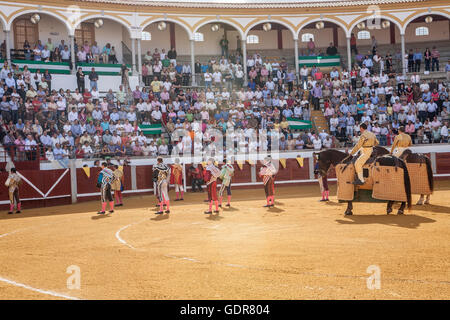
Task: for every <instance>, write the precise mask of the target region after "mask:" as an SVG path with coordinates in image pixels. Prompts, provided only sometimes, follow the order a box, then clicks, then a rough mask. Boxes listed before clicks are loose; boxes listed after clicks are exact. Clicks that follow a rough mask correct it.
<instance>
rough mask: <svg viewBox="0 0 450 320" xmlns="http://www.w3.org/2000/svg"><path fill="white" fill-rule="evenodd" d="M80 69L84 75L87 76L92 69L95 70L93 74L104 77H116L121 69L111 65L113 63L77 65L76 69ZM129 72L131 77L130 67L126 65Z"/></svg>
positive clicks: (117, 65) (119, 66) (118, 65)
mask: <svg viewBox="0 0 450 320" xmlns="http://www.w3.org/2000/svg"><path fill="white" fill-rule="evenodd" d="M79 67H81V70H83V72H84V74H89V73H91V71H92V68H95V72H97V73H98V74H99V75H104V76H117V75H120V69H121V67H122V65H121V64H113V63H77V68H79ZM127 67H128V69H129V70H130V73H129V74H130V75H131V66H130V65H127Z"/></svg>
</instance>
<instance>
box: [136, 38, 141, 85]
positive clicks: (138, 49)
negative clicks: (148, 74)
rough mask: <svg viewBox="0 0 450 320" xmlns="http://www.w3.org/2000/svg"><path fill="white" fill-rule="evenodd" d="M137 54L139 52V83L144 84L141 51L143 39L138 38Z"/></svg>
mask: <svg viewBox="0 0 450 320" xmlns="http://www.w3.org/2000/svg"><path fill="white" fill-rule="evenodd" d="M137 54H138V72H139V85H141V84H142V52H141V39H137Z"/></svg>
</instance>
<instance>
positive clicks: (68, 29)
mask: <svg viewBox="0 0 450 320" xmlns="http://www.w3.org/2000/svg"><path fill="white" fill-rule="evenodd" d="M30 13H37V14H39V15H41V14H43V15H48V16H51V17H53V18H56V19H57V20H59V21H61V22H62V23H63V24H64V25H65V26H66V28H67V32H68V33H69V35H70V32H71V25H70V22H69V20H68V19H65V18H63V17H61V16H60V15H58V14H56V13H54V12H52V11H39V10H37V9H36V10H25V11H20V12H17V13H16V14H14V15H13V16H12V17H11V19H10V20H9V22H8V23H7V24H6V30H11V27H12V24H13V23H14V20H16V19H17V18H19V17H21V16H24V15H27V14H30Z"/></svg>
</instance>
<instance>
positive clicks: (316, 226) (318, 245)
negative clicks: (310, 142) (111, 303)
mask: <svg viewBox="0 0 450 320" xmlns="http://www.w3.org/2000/svg"><path fill="white" fill-rule="evenodd" d="M449 190H450V181H440V182H438V183H437V191H436V192H435V194H434V195H433V196H432V204H431V205H426V206H420V207H419V206H414V207H413V210H412V212H411V213H407V214H406V215H404V216H397V215H395V214H394V215H390V216H387V215H386V214H385V204H382V203H373V204H365V203H356V204H355V209H354V213H355V215H354V216H350V217H346V216H344V214H343V213H344V210H345V206H344V204H339V203H337V201H336V197H335V196H334V194H335V190H334V186H333V189H332V191H331V194H332V196H331V200H332V201H331V202H329V203H321V202H318V201H317V200H318V186H317V185H314V186H291V187H278V189H277V190H276V192H277V199H276V200H277V201H276V208H273V209H270V210H268V209H266V208H262V206H263V205H264V204H265V199H264V191H263V190H262V189H261V188H259V189H254V190H234V194H233V199H232V200H233V206H232V208H231V209H224V210H222V211H221V212H220V215H219V216H214V215H213V216H211V217H208V216H206V215H204V214H203V211H204V210H205V209H206V208H207V204H206V203H204V202H203V199H204V198H205V194H192V193H188V194H186V195H185V199H186V200H185V201H184V202H174V201H172V207H171V209H172V210H171V211H172V213H171V214H170V217H169V216H167V215H164V216H156V215H155V214H154V212H155V210H154V204H155V198H154V197H153V196H142V197H133V198H126V199H125V206H124V207H121V208H118V209H117V210H116V212H115V213H114V214H113V215H111V216H104V217H99V216H97V215H96V212H97V210H98V209H99V207H98V206H99V202H97V201H96V202H88V203H81V204H76V205H70V206H61V207H50V208H47V209H33V210H25V211H23V213H22V214H21V215H16V214H14V215H13V216H9V215H7V214H6V212H2V213H0V299H65V298H79V299H448V298H450V245H449V244H450V232H449V230H450V197H449V196H448V194H449ZM171 197H172V198H174V195H173V192H171ZM417 199H418V196H413V201H417ZM397 207H398V205H397V206H396V208H397ZM71 265H75V266H78V267H79V268H80V272H81V287H80V289H68V288H67V279H68V277H69V276H70V274H68V273H66V271H67V268H68V267H69V266H71ZM371 265H375V266H378V267H379V268H380V269H379V270H380V272H381V280H380V285H381V288H380V289H378V290H376V289H375V290H369V289H368V288H367V284H366V279H367V277H369V276H370V274H369V273H367V272H366V270H367V268H368V267H369V266H371Z"/></svg>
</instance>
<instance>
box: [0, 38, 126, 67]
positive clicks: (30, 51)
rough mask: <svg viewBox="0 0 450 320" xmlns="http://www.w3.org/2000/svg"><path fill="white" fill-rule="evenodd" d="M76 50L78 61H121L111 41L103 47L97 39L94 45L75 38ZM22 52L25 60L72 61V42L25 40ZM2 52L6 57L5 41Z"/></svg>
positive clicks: (0, 51) (0, 49) (49, 39)
mask: <svg viewBox="0 0 450 320" xmlns="http://www.w3.org/2000/svg"><path fill="white" fill-rule="evenodd" d="M17 49H19V48H16V52H18V51H17ZM74 51H75V62H76V63H113V64H114V63H119V61H118V57H117V53H116V49H115V47H114V46H112V45H111V44H110V43H106V44H105V45H104V46H103V47H101V46H99V45H98V44H97V42H96V41H94V43H93V44H92V45H90V44H89V43H88V41H85V42H84V43H80V44H78V43H77V41H76V38H75V39H74ZM21 52H22V53H23V55H21V56H22V57H23V59H25V60H34V61H43V62H68V63H71V50H70V44H69V43H66V42H65V40H64V39H63V40H61V42H60V43H59V44H55V43H53V41H52V39H51V38H48V40H47V42H46V43H45V44H44V43H43V42H42V40H38V41H37V42H36V43H31V44H30V43H29V41H28V40H25V41H24V44H23V48H22V49H21ZM0 53H1V56H2V58H5V57H6V44H5V42H3V43H2V45H1V47H0ZM71 67H72V66H71Z"/></svg>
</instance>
